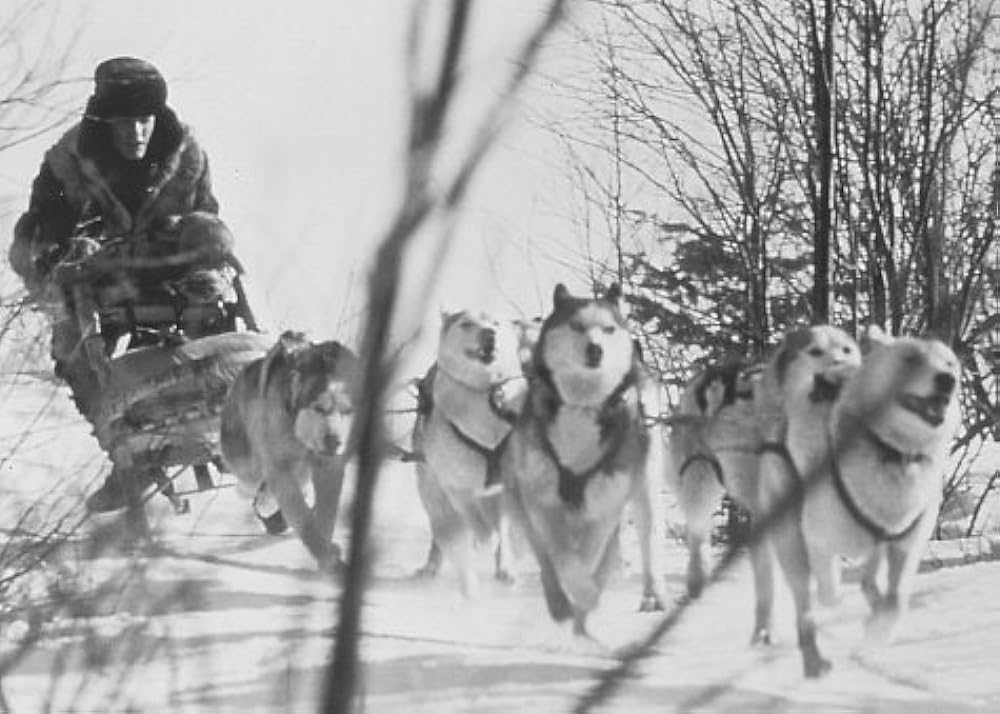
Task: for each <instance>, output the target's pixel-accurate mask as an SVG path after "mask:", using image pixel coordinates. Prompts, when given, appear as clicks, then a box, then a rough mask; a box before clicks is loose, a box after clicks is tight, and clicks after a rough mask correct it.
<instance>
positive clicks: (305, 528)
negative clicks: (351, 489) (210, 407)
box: [221, 332, 359, 569]
mask: <svg viewBox="0 0 1000 714" xmlns="http://www.w3.org/2000/svg"><path fill="white" fill-rule="evenodd" d="M358 368H359V363H358V359H357V357H356V356H355V354H354V353H353V352H352V351H351V350H350V349H348V348H347V347H345V346H344V345H343V344H341V343H340V342H337V341H329V342H321V343H311V342H309V341H308V340H306V338H305V337H304V336H303V335H302V334H301V333H294V332H285V333H284V334H282V335H281V337H280V338H279V340H278V342H277V344H275V346H274V347H272V348H271V350H270V351H269V352H268V353H267V355H265V356H264V357H263V358H261V359H259V360H256V361H255V362H252V363H250V364H249V365H247V366H246V367H245V368H244V370H243V371H242V372H241V373H240V375H239V376H238V377H237V379H236V381H235V382H234V383H233V386H232V388H231V389H230V392H229V395H228V397H227V399H226V402H225V404H224V406H223V410H222V429H221V447H222V455H223V459H224V460H225V462H226V464H227V465H228V466H229V468H230V469H231V470H232V472H233V474H235V476H236V477H237V479H238V480H239V482H240V486H241V487H242V489H243V490H245V491H249V492H251V493H253V494H254V506H255V509H256V510H257V514H258V516H259V517H260V518H261V520H262V521H263V522H264V524H265V527H267V529H268V531H269V532H272V533H279V532H281V531H283V530H284V529H285V528H286V527H287V526H285V520H286V519H287V522H288V523H289V524H290V525H291V526H292V528H294V529H295V531H296V532H297V533H298V535H299V537H300V538H301V539H302V542H303V543H304V544H305V546H306V547H307V548H308V549H309V552H310V553H311V554H312V555H313V557H315V558H316V560H317V562H318V563H319V565H320V567H321V568H324V569H331V568H336V567H337V565H338V564H339V554H338V553H337V551H336V549H335V547H334V546H333V544H332V542H331V537H332V534H333V525H334V519H335V517H336V507H337V501H339V498H340V490H341V486H342V485H343V468H344V460H345V457H346V454H347V451H348V449H347V446H348V444H347V440H348V436H349V434H350V431H351V423H352V417H353V412H354V406H353V405H354V401H355V398H356V394H355V391H354V390H355V388H356V383H357V374H358ZM310 483H311V485H312V490H313V492H314V507H313V508H312V509H310V507H309V506H308V504H307V500H306V489H307V488H308V485H309V484H310ZM276 509H277V510H276Z"/></svg>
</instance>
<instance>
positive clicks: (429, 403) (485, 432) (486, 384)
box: [413, 310, 525, 597]
mask: <svg viewBox="0 0 1000 714" xmlns="http://www.w3.org/2000/svg"><path fill="white" fill-rule="evenodd" d="M524 387H525V381H524V378H523V376H522V373H521V362H520V357H519V355H518V337H517V335H516V334H515V332H514V328H513V324H512V323H508V322H504V321H501V320H498V319H496V318H495V317H493V316H492V315H490V314H487V313H484V312H479V311H472V310H465V311H461V312H456V313H451V314H444V315H443V316H442V320H441V330H440V338H439V343H438V351H437V359H436V361H435V363H434V365H433V366H432V368H431V370H430V371H429V372H428V374H427V376H426V377H425V378H424V379H423V380H421V384H420V387H419V389H420V406H419V408H418V415H417V420H416V423H415V425H414V428H413V451H414V453H416V454H418V455H419V456H418V459H417V488H418V492H419V494H420V500H421V502H422V503H423V505H424V509H425V510H426V511H427V515H428V518H429V520H430V526H431V535H432V539H433V540H432V543H431V548H430V551H429V553H428V555H427V562H426V563H425V565H424V566H423V567H422V568H421V570H420V571H418V574H419V575H436V574H437V573H438V570H439V569H440V566H441V562H442V554H443V555H444V556H446V557H447V558H449V560H450V561H451V562H452V563H453V564H454V565H455V566H456V567H457V570H458V573H459V578H460V583H461V587H462V591H463V592H464V593H465V594H466V595H467V596H470V597H471V596H474V595H475V594H476V592H477V590H478V577H477V575H476V568H475V566H474V556H475V552H476V549H477V548H476V547H477V545H478V544H481V543H485V542H488V541H495V542H496V550H495V575H496V578H497V579H498V580H501V581H503V582H512V581H513V579H514V566H513V559H512V553H511V544H510V530H509V525H510V524H509V520H508V518H507V515H506V512H505V511H504V509H503V508H502V504H503V501H502V495H501V493H500V491H499V489H498V488H497V487H498V486H499V480H500V473H499V458H500V452H501V450H502V448H503V446H504V444H505V443H506V440H507V437H508V435H509V434H510V431H511V428H512V425H511V414H512V413H513V412H514V411H516V409H517V407H516V404H515V402H516V400H517V398H518V392H520V393H521V396H522V397H523V391H524Z"/></svg>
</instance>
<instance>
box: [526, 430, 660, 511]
mask: <svg viewBox="0 0 1000 714" xmlns="http://www.w3.org/2000/svg"><path fill="white" fill-rule="evenodd" d="M638 417H639V420H638V425H639V426H640V427H641V426H642V420H641V419H642V417H641V413H640V414H639V415H638ZM539 436H540V440H541V442H542V446H543V447H544V448H545V451H546V452H547V453H548V455H549V458H550V459H552V462H553V463H554V464H555V465H556V469H557V470H558V471H559V497H560V498H562V499H563V500H564V501H565V502H566V503H568V504H569V505H571V506H573V507H575V508H579V507H580V506H582V505H583V493H584V490H585V489H586V487H587V483H588V482H589V481H590V479H591V478H592V477H593V476H594V475H596V474H598V473H600V472H602V471H608V470H609V469H610V467H611V466H612V465H613V464H614V462H615V459H617V457H618V454H619V452H620V451H621V449H622V447H623V446H624V445H625V439H626V437H627V436H628V428H627V427H624V428H619V429H614V430H612V435H611V439H610V443H609V444H608V447H607V448H606V449H605V450H604V454H603V456H601V458H600V459H598V460H597V462H596V463H595V464H594V465H593V466H591V467H590V468H589V469H586V470H585V471H582V472H580V473H576V472H574V471H572V470H570V469H569V468H568V467H566V466H565V465H564V464H563V463H562V462H561V461H560V460H559V454H557V453H556V449H555V447H554V446H553V445H552V441H551V440H550V439H549V436H548V433H547V432H546V431H545V429H544V428H540V429H539ZM602 441H603V439H602Z"/></svg>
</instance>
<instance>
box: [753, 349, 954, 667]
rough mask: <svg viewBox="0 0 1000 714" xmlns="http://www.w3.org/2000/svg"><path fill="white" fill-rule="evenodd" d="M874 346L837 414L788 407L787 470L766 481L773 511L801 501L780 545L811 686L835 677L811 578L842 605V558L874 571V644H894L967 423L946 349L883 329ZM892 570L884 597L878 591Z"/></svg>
mask: <svg viewBox="0 0 1000 714" xmlns="http://www.w3.org/2000/svg"><path fill="white" fill-rule="evenodd" d="M864 345H865V356H864V360H863V362H862V364H861V366H860V368H858V369H856V370H855V371H854V372H853V373H852V374H851V375H849V376H848V378H847V379H846V381H845V382H844V384H843V386H842V387H841V388H840V391H839V394H838V395H837V396H836V398H835V399H833V400H832V401H831V402H829V405H828V407H827V408H825V409H821V408H816V407H814V406H812V405H809V404H807V403H805V402H803V401H798V402H796V401H790V402H789V403H788V404H787V406H786V409H787V414H788V432H787V441H786V443H787V449H788V458H787V459H786V461H787V463H786V464H785V466H784V468H782V467H781V465H775V468H771V469H768V468H765V469H764V470H762V472H761V473H762V486H763V493H764V494H765V498H766V499H767V503H766V504H765V508H769V507H773V506H774V505H775V504H776V503H777V501H778V499H779V498H783V497H786V496H787V495H788V493H789V489H793V490H796V491H801V497H800V498H797V499H793V503H795V504H796V507H795V508H793V510H792V512H791V515H790V516H789V517H788V518H783V519H780V520H779V523H778V526H779V530H778V531H777V532H776V534H775V535H776V541H777V542H778V543H781V544H783V547H781V548H779V550H778V553H779V558H780V559H781V562H782V567H783V570H784V571H785V574H786V576H787V579H788V582H789V585H790V587H791V590H792V595H793V598H794V601H795V606H796V621H797V628H798V636H799V647H800V649H801V652H802V660H803V669H804V671H805V674H806V676H807V677H818V676H821V675H822V674H824V673H825V672H827V671H828V670H829V669H830V667H831V665H830V662H829V661H828V660H826V659H825V658H824V657H823V656H822V654H821V653H820V651H819V649H818V647H817V644H816V628H815V624H814V621H813V615H812V601H811V594H810V582H811V576H815V577H816V580H817V584H818V593H819V597H820V600H821V601H822V602H824V603H825V604H833V603H835V602H836V601H837V599H838V587H839V581H840V567H841V558H842V557H843V558H849V559H857V560H860V561H862V562H863V563H864V565H863V575H862V582H861V587H862V591H863V592H864V594H865V597H866V598H867V600H868V603H869V605H870V607H871V609H872V616H871V618H870V620H869V632H870V634H872V635H873V636H874V637H876V638H879V639H888V638H890V637H891V635H892V633H893V631H894V629H895V626H896V624H897V622H898V620H899V618H900V616H901V614H902V613H903V612H904V611H905V609H906V607H907V604H908V600H909V595H910V592H911V590H912V582H913V578H914V575H915V573H916V569H917V565H918V564H919V561H920V556H921V555H922V553H923V550H924V548H925V546H926V544H927V540H928V538H929V537H930V534H931V531H932V529H933V527H934V523H935V522H936V519H937V514H938V509H939V506H940V503H941V488H942V481H943V477H944V471H945V466H946V459H947V456H948V452H949V446H950V443H951V440H952V438H953V437H954V435H955V433H956V429H957V426H958V421H959V407H958V385H959V378H960V371H959V364H958V360H957V358H956V357H955V354H954V353H953V352H952V350H951V349H949V348H948V347H947V346H946V345H945V344H943V343H942V342H940V341H937V340H934V339H917V338H895V339H893V338H891V337H888V336H886V335H884V334H883V333H882V332H881V331H880V330H873V331H872V332H871V333H870V335H869V336H868V337H867V338H866V340H865V341H864ZM883 563H886V564H887V565H888V568H887V580H886V590H885V592H884V593H883V592H882V591H881V590H880V588H879V586H878V583H877V577H878V575H879V571H880V569H881V566H882V565H883Z"/></svg>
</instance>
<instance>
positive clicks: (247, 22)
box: [0, 0, 585, 338]
mask: <svg viewBox="0 0 1000 714" xmlns="http://www.w3.org/2000/svg"><path fill="white" fill-rule="evenodd" d="M541 4H542V3H541V2H536V1H535V0H518V1H517V2H506V1H497V0H488V1H487V2H482V3H479V4H478V5H477V6H476V8H477V14H474V15H473V29H474V34H473V35H472V46H473V47H474V48H475V51H474V54H473V55H472V58H471V61H470V62H469V63H468V65H467V66H466V67H465V68H464V69H465V72H466V76H467V77H468V80H469V82H468V86H469V87H471V88H472V90H471V94H470V95H469V96H471V97H472V99H470V101H468V102H467V104H466V105H465V106H464V112H463V113H465V114H468V115H472V114H474V113H475V110H476V109H477V108H479V107H480V106H481V104H480V101H481V100H482V101H485V100H486V99H488V98H489V97H491V96H492V87H494V86H495V85H496V79H497V78H498V77H500V76H502V74H503V73H504V72H505V70H506V69H507V68H508V67H509V65H508V59H509V57H510V56H511V54H512V50H513V49H514V48H516V47H517V46H518V43H519V42H520V41H521V40H523V38H524V36H525V31H526V28H527V27H528V26H529V24H530V23H532V22H533V21H535V20H536V19H537V8H538V7H539V6H540V5H541ZM429 6H430V7H431V8H432V9H433V8H438V9H439V8H442V7H444V3H443V2H440V1H439V0H434V1H432V2H430V3H429ZM71 7H73V6H71ZM409 8H410V3H409V2H406V1H404V0H384V1H380V2H368V3H358V2H332V1H331V0H282V1H281V2H259V1H256V0H255V1H250V0H208V1H206V0H173V1H172V2H169V3H164V2H147V1H140V0H100V1H99V2H93V3H92V6H91V8H90V11H89V12H88V13H87V14H86V16H84V17H83V18H79V19H77V18H71V20H72V21H71V22H69V23H68V25H69V27H68V29H67V28H64V29H63V30H62V33H63V35H61V36H67V35H68V34H76V38H77V42H78V44H77V48H76V50H75V53H74V61H73V66H72V70H73V72H74V73H76V74H77V75H78V76H81V77H89V76H90V75H91V74H92V71H93V67H94V66H95V65H96V64H97V63H98V62H99V61H101V60H102V59H105V58H107V57H111V56H116V55H123V54H130V55H137V56H141V57H145V58H147V59H149V60H151V61H152V62H154V63H155V64H156V65H157V66H158V67H159V68H160V70H161V71H162V72H163V74H164V75H165V76H166V77H167V80H168V83H169V88H170V98H169V103H170V104H171V105H172V106H173V107H174V108H175V110H176V111H177V112H178V114H179V115H180V117H181V118H182V120H184V121H186V122H187V123H189V124H190V125H192V127H193V128H194V130H195V132H196V134H197V136H198V137H199V138H200V139H201V140H202V142H203V144H204V145H205V147H206V148H207V150H208V152H209V155H210V160H211V165H212V172H213V177H214V181H215V188H216V193H217V195H218V197H219V199H220V202H221V204H222V209H221V213H222V216H223V218H224V219H225V220H227V222H228V223H229V224H230V225H231V227H232V228H233V230H234V232H235V234H236V237H237V241H238V246H239V253H240V256H241V258H242V259H243V262H244V263H245V264H246V266H247V268H248V271H249V273H250V285H251V289H252V291H253V292H252V295H253V297H254V302H255V306H256V307H257V310H258V312H260V313H263V315H264V318H265V321H267V322H268V323H269V326H271V327H273V328H286V327H288V328H297V329H304V330H307V331H309V332H310V333H312V334H314V335H316V336H317V337H323V338H325V337H327V336H339V337H345V336H344V335H337V334H335V333H337V331H338V330H343V329H345V328H343V327H341V325H342V322H341V320H342V317H343V316H344V315H350V314H356V313H357V311H358V309H359V308H360V305H361V298H362V291H363V290H364V278H365V267H366V264H365V261H366V260H367V258H368V257H369V256H370V254H371V250H372V248H373V246H374V245H375V243H376V241H377V238H378V236H379V235H380V232H381V231H382V229H384V228H385V227H386V225H387V223H388V220H389V215H390V212H391V209H392V207H393V205H394V203H393V199H394V197H395V196H396V191H397V190H398V186H399V181H400V172H399V166H400V163H399V157H400V141H401V138H402V120H403V119H404V118H405V113H404V101H403V98H404V93H403V67H404V54H403V39H404V32H405V29H406V26H407V22H408V19H409ZM550 56H551V55H550ZM90 90H91V86H90V85H89V83H82V84H81V85H80V91H79V94H80V98H79V101H80V106H81V107H82V105H83V103H84V102H85V101H86V98H87V95H88V94H89V92H90ZM527 100H528V101H529V102H531V103H537V102H541V101H545V94H544V91H542V92H539V91H537V90H536V91H535V92H534V93H532V94H530V95H528V96H527ZM56 138H58V132H56V133H53V134H50V135H47V136H45V137H42V138H41V139H39V141H37V142H32V143H31V144H29V145H28V146H25V147H23V148H22V149H20V150H19V151H17V152H11V153H8V154H5V159H6V160H5V162H4V166H3V167H2V169H0V171H2V174H3V181H4V188H5V190H7V191H8V192H9V191H10V186H11V185H12V184H14V185H18V186H23V188H22V189H21V190H22V192H23V196H24V198H23V199H22V200H26V196H27V190H28V186H29V184H30V180H31V178H32V177H33V176H34V173H35V171H36V169H37V166H38V161H39V160H40V158H41V153H42V151H44V149H45V148H46V147H47V146H48V145H49V144H51V143H52V142H53V141H54V140H55V139H56ZM557 155H558V149H557V148H556V147H555V146H554V145H553V142H552V141H551V139H550V138H549V137H548V136H547V135H546V132H544V131H542V130H540V129H537V128H534V127H533V126H532V125H531V124H530V123H528V122H526V121H519V122H517V123H516V124H514V125H513V126H512V127H511V129H510V131H509V132H508V133H507V134H506V135H505V136H504V140H503V141H502V142H501V144H500V145H499V146H498V147H497V150H496V151H495V152H494V154H493V155H492V158H491V161H490V163H489V164H488V165H487V167H486V170H485V171H484V172H483V173H482V174H481V175H480V177H479V180H478V181H477V183H476V184H475V190H474V191H473V192H472V193H471V195H470V196H469V200H468V204H467V210H466V212H465V215H464V217H463V220H462V223H461V230H460V231H459V234H458V241H457V245H456V249H455V250H454V251H453V252H452V254H451V255H450V257H449V260H448V263H447V265H446V270H445V271H444V274H443V277H442V279H441V280H440V282H439V283H438V285H437V289H436V290H435V294H434V297H433V300H432V312H436V311H437V308H438V307H445V308H453V307H461V306H463V305H467V304H468V305H473V304H481V305H486V306H491V307H496V308H503V309H506V310H514V309H515V308H519V309H521V310H523V311H525V312H527V313H537V312H538V311H540V310H544V309H545V308H547V307H548V300H549V296H550V295H551V290H552V285H553V281H554V280H555V279H561V280H564V281H565V282H567V283H568V284H569V285H570V286H571V287H572V288H575V289H583V288H584V287H585V286H584V285H583V284H582V283H576V282H574V281H575V280H578V279H579V276H578V275H574V274H573V273H571V272H566V273H565V274H564V273H563V270H564V269H562V268H560V267H559V266H558V264H557V263H556V262H554V261H553V260H552V259H551V258H552V256H553V254H554V253H557V252H558V249H553V248H552V247H551V245H550V246H549V247H546V244H547V243H551V241H552V240H553V239H555V240H556V242H558V240H567V238H568V237H567V236H565V235H563V236H556V235H555V233H557V232H559V231H560V230H561V229H560V228H559V227H557V226H558V221H556V222H553V219H552V214H553V212H555V213H560V212H562V211H569V210H570V208H569V207H567V206H563V205H561V203H562V201H561V199H558V198H556V197H557V196H558V195H559V194H560V192H561V191H563V190H565V189H564V187H563V185H562V182H563V179H562V178H561V176H560V175H559V173H558V172H553V171H551V170H550V166H551V162H552V161H553V160H554V157H556V156H557ZM5 220H6V221H7V222H8V223H9V222H10V220H9V217H7V219H5ZM4 229H5V234H6V235H9V228H8V227H7V226H4ZM570 239H571V238H570ZM348 338H349V337H348Z"/></svg>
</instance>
